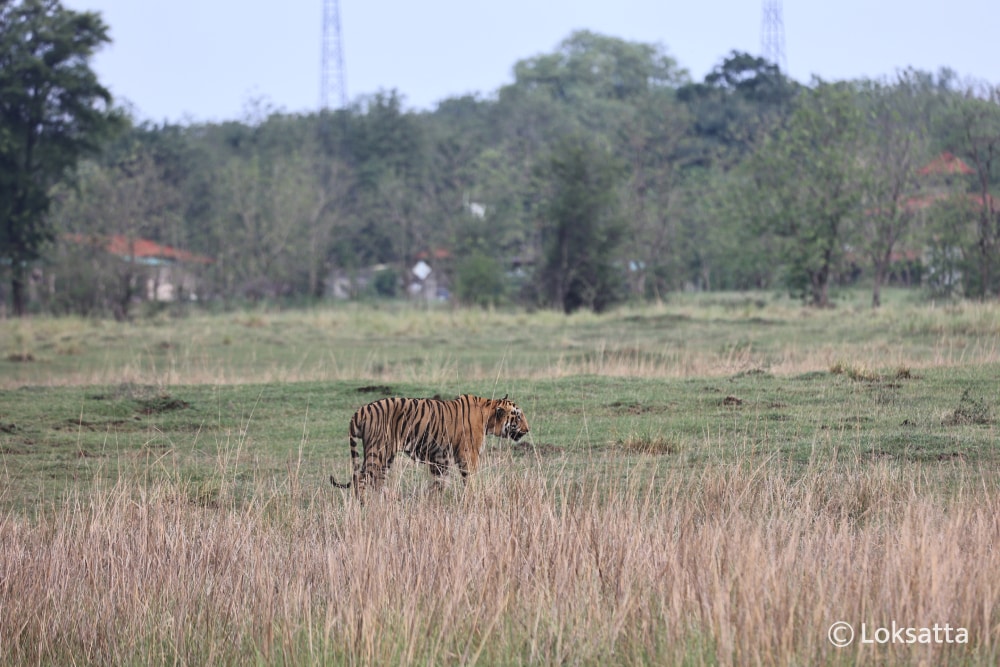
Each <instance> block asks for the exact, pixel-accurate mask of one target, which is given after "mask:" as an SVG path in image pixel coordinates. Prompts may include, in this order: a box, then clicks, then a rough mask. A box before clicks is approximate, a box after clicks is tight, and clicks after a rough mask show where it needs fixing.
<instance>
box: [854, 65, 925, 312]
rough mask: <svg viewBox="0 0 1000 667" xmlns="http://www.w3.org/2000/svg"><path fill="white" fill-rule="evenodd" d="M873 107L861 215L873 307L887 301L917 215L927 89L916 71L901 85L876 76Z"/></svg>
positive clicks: (870, 88) (869, 96) (868, 98)
mask: <svg viewBox="0 0 1000 667" xmlns="http://www.w3.org/2000/svg"><path fill="white" fill-rule="evenodd" d="M863 98H864V102H865V105H866V108H867V111H868V114H867V116H868V125H867V127H866V128H865V129H866V130H867V133H866V135H865V136H866V140H865V141H863V142H862V143H861V146H860V148H861V154H860V155H861V168H862V170H863V185H862V188H863V196H864V204H863V210H862V211H861V212H860V214H859V216H858V222H859V224H858V231H859V235H858V236H859V240H860V241H861V251H862V252H863V253H864V254H865V255H867V257H868V259H869V261H870V262H871V264H872V268H873V269H874V277H873V285H872V307H873V308H878V307H879V306H880V305H881V303H882V285H883V284H884V283H885V282H886V280H887V279H888V277H889V271H890V267H891V264H892V258H893V253H894V251H895V250H896V249H897V247H898V245H899V243H900V242H901V241H902V240H903V239H904V238H905V237H906V235H907V234H908V233H909V232H910V230H911V228H912V226H913V222H914V220H915V219H916V217H917V206H916V202H915V201H914V198H915V196H916V192H917V187H918V183H917V168H918V167H919V166H920V164H921V163H922V161H923V160H925V159H926V157H927V139H926V137H925V133H924V132H923V131H922V130H923V128H925V127H926V123H925V122H923V121H925V118H922V117H921V116H922V110H923V107H924V106H925V104H924V103H925V102H926V99H925V96H924V95H921V92H920V90H919V88H918V87H917V86H916V85H915V82H914V78H913V76H912V74H911V73H904V74H901V75H900V76H899V79H898V80H897V82H896V84H895V85H886V84H882V83H877V82H872V83H870V84H868V85H867V87H866V88H865V89H864V91H863Z"/></svg>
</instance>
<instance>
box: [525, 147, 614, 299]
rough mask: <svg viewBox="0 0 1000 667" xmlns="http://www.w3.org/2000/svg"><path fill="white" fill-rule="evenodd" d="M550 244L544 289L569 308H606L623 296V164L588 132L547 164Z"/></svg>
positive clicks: (547, 234)
mask: <svg viewBox="0 0 1000 667" xmlns="http://www.w3.org/2000/svg"><path fill="white" fill-rule="evenodd" d="M542 177H543V178H547V180H548V182H549V196H548V199H547V203H546V206H545V221H546V225H545V227H544V228H543V230H542V238H543V242H544V243H545V245H546V253H545V263H544V266H543V267H542V272H541V282H542V288H543V292H544V293H546V294H547V295H548V298H549V301H550V302H551V303H552V304H553V305H555V306H557V307H559V308H562V310H563V311H564V312H566V313H571V312H573V311H575V310H577V309H579V308H584V307H586V308H590V309H592V310H594V311H596V312H600V311H602V310H604V309H605V308H607V307H608V306H609V305H611V304H612V303H614V302H615V301H616V300H618V299H619V298H620V294H621V287H622V282H623V281H622V276H621V273H620V272H619V271H618V269H617V268H616V266H615V262H614V260H615V257H614V252H615V250H616V249H617V247H618V245H619V244H620V243H621V240H622V238H623V236H624V233H625V225H624V222H623V220H622V218H621V215H620V211H619V202H618V191H617V189H618V185H619V182H620V180H621V177H622V169H621V168H620V167H619V165H618V164H617V163H616V162H615V160H614V158H613V156H612V155H611V154H610V152H609V151H607V150H606V149H602V148H600V147H598V146H596V145H594V144H593V143H592V142H591V140H589V139H588V138H585V137H583V136H572V137H568V138H566V139H564V140H562V141H561V142H559V144H558V145H557V146H556V148H555V149H554V150H553V153H552V155H551V156H550V158H549V160H548V163H547V164H546V165H545V168H544V173H543V175H542Z"/></svg>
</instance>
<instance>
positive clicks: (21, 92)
mask: <svg viewBox="0 0 1000 667" xmlns="http://www.w3.org/2000/svg"><path fill="white" fill-rule="evenodd" d="M107 32H108V31H107V26H105V25H104V23H103V22H102V21H101V19H100V18H99V16H98V15H97V14H94V13H90V12H84V13H80V12H75V11H71V10H67V9H65V8H63V6H62V5H61V3H60V2H58V0H15V1H14V2H4V3H3V4H2V5H0V262H2V263H4V264H6V265H7V266H8V267H9V271H10V274H11V287H12V297H13V305H14V310H15V312H16V313H18V314H23V313H24V311H25V307H26V301H25V299H26V296H25V293H24V290H25V287H26V271H27V267H28V264H29V263H30V262H33V261H35V260H37V259H38V258H39V257H40V256H41V253H42V250H43V246H44V244H45V243H46V242H48V241H51V240H52V238H53V236H54V234H53V230H52V227H51V226H50V225H49V223H48V220H47V219H46V218H45V214H46V213H47V211H48V208H49V193H48V189H49V188H50V187H51V186H52V185H53V184H55V183H56V182H57V181H58V180H59V179H60V178H61V177H62V176H63V175H64V174H65V172H66V171H67V170H68V169H69V168H71V167H72V166H73V165H74V164H75V163H76V161H77V160H78V159H79V158H80V157H81V156H82V155H84V154H86V153H88V152H93V151H95V150H96V149H97V148H98V146H99V145H100V141H101V140H102V139H103V138H104V137H105V135H106V133H107V132H108V131H109V130H110V129H112V128H113V127H114V126H115V125H116V120H117V117H116V115H115V114H114V113H112V112H110V111H109V106H110V103H111V95H110V93H109V92H108V91H107V90H106V89H105V88H104V87H103V86H101V85H100V83H99V82H98V81H97V77H96V75H95V74H94V72H93V71H92V70H91V69H90V67H89V63H88V61H89V59H90V57H91V56H92V55H93V54H94V52H95V51H96V50H97V49H98V48H99V47H100V46H101V45H102V44H104V43H106V42H108V41H109V39H108V34H107Z"/></svg>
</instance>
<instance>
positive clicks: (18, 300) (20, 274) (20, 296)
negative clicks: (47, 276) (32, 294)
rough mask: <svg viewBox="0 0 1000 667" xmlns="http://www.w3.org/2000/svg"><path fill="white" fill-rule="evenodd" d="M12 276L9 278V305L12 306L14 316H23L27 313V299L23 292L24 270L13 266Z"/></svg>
mask: <svg viewBox="0 0 1000 667" xmlns="http://www.w3.org/2000/svg"><path fill="white" fill-rule="evenodd" d="M13 273H14V275H13V277H12V278H11V279H10V295H11V305H12V306H13V308H14V315H15V317H24V316H25V314H26V313H27V310H28V309H27V299H26V294H25V284H24V271H23V270H22V269H20V268H18V267H14V270H13Z"/></svg>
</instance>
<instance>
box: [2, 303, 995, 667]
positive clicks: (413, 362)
mask: <svg viewBox="0 0 1000 667" xmlns="http://www.w3.org/2000/svg"><path fill="white" fill-rule="evenodd" d="M890 297H891V298H890V299H889V304H888V305H887V306H886V307H885V308H883V309H882V310H880V311H879V312H872V311H871V310H870V309H868V308H867V307H866V305H865V303H866V301H865V300H866V298H867V295H865V294H847V295H845V296H844V297H843V298H842V299H841V300H840V301H839V302H838V307H837V308H835V309H832V310H828V311H814V310H810V309H804V308H801V307H800V306H799V305H798V304H797V303H795V302H792V301H789V300H787V299H783V298H776V297H774V296H772V295H769V294H752V295H703V296H683V297H678V298H676V299H674V300H672V301H670V302H668V303H665V304H661V305H656V306H647V307H641V308H640V307H636V308H627V309H623V310H619V311H616V312H614V313H609V314H604V315H599V316H598V315H593V314H577V315H574V316H571V317H565V316H562V315H557V314H555V313H548V312H539V313H530V314H529V313H524V312H502V311H496V312H487V311H469V310H450V309H429V310H417V309H413V308H408V307H405V306H392V307H381V308H375V307H372V306H367V307H361V306H346V307H336V308H328V309H318V310H310V311H293V312H279V311H267V310H260V311H254V312H244V313H235V314H220V315H198V314H191V315H189V316H188V317H184V318H180V319H169V318H165V317H164V318H156V319H152V320H143V321H139V322H135V323H131V324H120V323H111V322H95V321H86V320H73V319H45V318H35V319H31V320H26V321H3V322H0V355H2V356H0V461H2V463H3V469H2V471H0V475H2V482H0V484H2V486H0V509H2V514H0V618H2V619H3V620H2V627H0V662H2V663H3V664H28V663H32V664H38V663H48V664H69V663H75V664H136V663H142V664H149V663H152V664H164V663H174V664H176V663H181V664H206V663H211V664H237V663H239V664H243V663H245V662H248V661H250V662H258V663H264V664H276V663H280V664H314V663H324V664H340V663H343V664H396V663H398V664H412V663H422V664H468V663H478V664H567V663H568V664H599V663H600V664H607V663H613V664H676V663H687V664H703V663H708V664H746V663H751V664H854V663H859V662H860V663H868V664H920V663H924V664H949V663H950V664H976V665H978V664H996V663H997V662H998V661H1000V643H998V642H1000V586H998V585H997V583H996V582H998V581H1000V550H997V549H996V545H997V544H998V543H1000V511H998V510H1000V475H998V471H1000V465H998V464H1000V452H998V446H997V423H998V419H1000V412H998V411H1000V382H998V377H1000V306H998V305H995V304H987V305H983V304H971V303H958V304H947V305H935V304H927V303H923V302H921V301H919V300H918V299H917V298H915V297H914V296H911V295H909V294H907V293H896V294H891V295H890ZM462 392H473V393H480V394H483V395H487V396H489V395H503V394H505V393H507V394H510V396H511V397H512V398H513V399H515V400H516V401H518V403H519V404H520V405H521V406H522V407H523V408H524V409H525V412H526V414H527V417H528V419H529V421H530V423H531V427H532V432H531V435H530V436H529V438H527V439H526V440H524V441H521V442H520V443H518V444H516V445H513V444H511V443H509V442H502V441H497V440H488V441H487V446H486V453H485V460H484V465H483V468H482V469H481V471H480V474H478V475H477V476H476V478H474V480H473V481H472V482H471V483H470V485H469V486H468V488H465V489H463V488H462V487H461V484H460V483H458V482H457V480H453V483H452V484H451V485H450V487H449V488H448V489H447V490H446V491H445V493H444V494H443V495H440V496H438V495H435V494H434V493H433V492H432V490H431V489H430V482H429V476H428V475H427V474H426V472H425V471H424V470H421V469H419V468H418V467H417V466H415V465H413V464H409V463H403V464H400V463H397V464H396V466H395V468H394V470H393V473H392V475H391V479H390V484H389V490H388V492H387V493H386V497H385V498H384V499H382V500H381V501H379V502H375V503H372V504H369V505H367V506H365V507H364V508H360V507H358V506H357V505H356V504H355V503H354V502H353V500H352V499H351V498H350V496H349V495H347V494H343V493H341V492H339V491H336V490H334V489H332V488H330V486H329V485H328V483H327V482H326V479H327V477H328V476H329V474H331V473H334V474H336V475H337V476H338V477H340V478H341V479H346V478H347V477H349V456H348V450H347V438H346V430H347V423H348V421H349V419H350V415H351V413H352V412H353V411H354V410H355V409H356V408H357V407H359V406H360V405H362V404H364V403H366V402H368V401H370V400H374V399H376V398H379V397H381V396H383V395H390V394H391V395H409V396H433V395H441V396H446V397H450V396H453V395H455V394H457V393H462ZM838 621H843V622H846V623H850V624H851V626H852V628H853V629H854V630H855V641H854V642H852V643H851V645H850V646H848V647H846V648H837V647H835V646H834V645H833V644H832V643H831V641H830V640H829V638H828V630H829V629H830V627H831V625H832V624H833V623H835V622H838ZM893 624H895V625H896V626H897V629H898V628H903V630H900V632H899V633H898V634H897V635H896V637H899V638H901V639H902V641H896V640H895V639H894V635H893V634H892V631H893ZM935 624H937V625H938V626H940V627H939V629H938V630H937V631H935V630H934V627H933V626H934V625H935ZM946 624H948V627H949V628H950V630H949V631H948V632H945V630H944V629H943V628H944V626H945V625H946ZM906 628H910V629H913V637H915V638H916V639H918V640H919V639H920V638H926V635H923V634H921V629H922V628H929V630H928V632H929V633H931V635H932V638H933V639H939V640H942V641H941V642H940V643H935V642H933V641H932V642H931V643H929V644H928V643H926V642H920V641H914V642H913V643H907V642H906V640H907V639H908V635H907V634H906V632H905V629H906ZM959 628H961V629H962V630H964V631H965V633H966V634H965V637H964V639H965V641H959V640H960V639H962V637H961V636H959V634H958V632H957V629H959ZM883 630H884V632H883ZM934 632H937V636H936V637H933V633H934ZM946 634H947V635H948V637H947V638H950V639H952V640H953V641H951V642H950V643H949V642H947V641H944V640H945V639H946V637H945V635H946ZM837 636H841V635H840V634H838V635H837ZM881 639H885V641H880V640H881ZM866 640H867V641H866Z"/></svg>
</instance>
